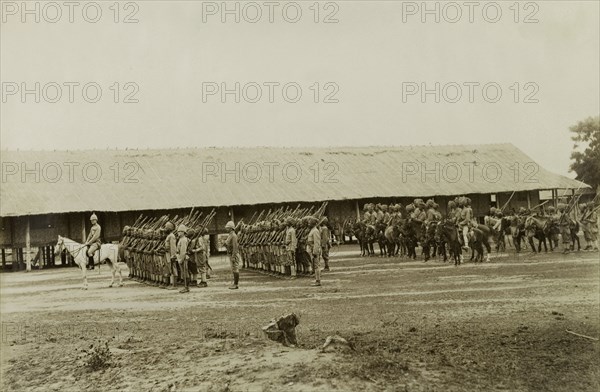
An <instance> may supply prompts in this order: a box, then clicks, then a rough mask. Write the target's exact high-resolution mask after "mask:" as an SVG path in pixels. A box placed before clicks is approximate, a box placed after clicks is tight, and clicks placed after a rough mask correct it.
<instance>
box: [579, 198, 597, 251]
mask: <svg viewBox="0 0 600 392" xmlns="http://www.w3.org/2000/svg"><path fill="white" fill-rule="evenodd" d="M579 208H580V210H581V226H582V229H583V238H584V239H585V241H586V247H585V250H594V251H598V213H597V212H596V210H597V208H595V205H594V203H592V202H590V203H587V204H586V203H581V204H580V207H579Z"/></svg>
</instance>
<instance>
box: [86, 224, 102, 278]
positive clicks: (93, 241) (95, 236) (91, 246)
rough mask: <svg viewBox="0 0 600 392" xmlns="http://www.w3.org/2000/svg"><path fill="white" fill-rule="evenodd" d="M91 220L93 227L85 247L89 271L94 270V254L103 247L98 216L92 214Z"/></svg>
mask: <svg viewBox="0 0 600 392" xmlns="http://www.w3.org/2000/svg"><path fill="white" fill-rule="evenodd" d="M90 220H91V221H92V227H91V228H90V232H89V234H88V236H87V239H86V240H85V245H86V246H87V256H88V264H89V265H88V266H89V269H94V253H96V251H97V250H99V249H100V247H101V246H102V242H101V241H100V234H101V233H102V228H101V227H100V225H99V224H98V217H97V216H96V214H92V216H91V217H90ZM98 259H100V258H98Z"/></svg>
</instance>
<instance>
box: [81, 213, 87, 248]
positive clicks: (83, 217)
mask: <svg viewBox="0 0 600 392" xmlns="http://www.w3.org/2000/svg"><path fill="white" fill-rule="evenodd" d="M86 239H87V235H86V234H85V214H84V213H82V214H81V242H85V240H86Z"/></svg>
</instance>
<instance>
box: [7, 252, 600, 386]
mask: <svg viewBox="0 0 600 392" xmlns="http://www.w3.org/2000/svg"><path fill="white" fill-rule="evenodd" d="M357 254H358V250H357V248H356V247H352V246H349V247H344V248H342V251H339V250H338V251H337V252H336V254H335V255H334V257H333V259H332V263H331V265H332V271H331V272H329V273H324V276H323V286H322V287H320V288H313V287H309V284H310V282H311V280H310V279H308V278H299V279H296V280H283V279H276V278H273V277H268V276H264V275H261V274H258V273H255V272H248V271H242V273H241V283H240V290H237V291H231V290H228V289H227V285H228V283H229V274H228V270H227V261H226V259H225V258H224V257H216V258H213V259H211V265H213V268H214V273H213V277H212V279H210V280H209V288H208V289H198V288H196V289H192V292H191V293H189V294H179V293H177V292H174V291H167V290H161V289H159V288H157V287H151V286H146V285H143V284H140V283H137V282H134V281H130V280H128V279H127V278H126V276H127V272H125V280H124V281H125V285H124V287H120V288H119V287H114V288H108V287H107V286H108V283H109V281H110V277H109V275H108V274H109V271H108V268H107V267H106V266H102V267H101V272H100V274H98V272H97V271H94V272H92V273H91V274H90V278H89V287H90V288H89V290H87V291H83V290H81V289H80V287H81V279H80V273H79V271H78V270H77V269H75V268H65V269H54V270H44V271H33V272H30V273H23V272H19V273H4V274H2V275H1V276H0V278H1V286H0V287H1V290H0V294H1V314H2V345H1V350H2V351H1V366H2V373H1V376H2V379H1V385H0V387H1V388H0V389H1V390H2V391H23V390H27V391H53V390H56V391H82V390H90V391H111V390H114V391H175V390H177V391H188V390H189V391H336V390H337V391H598V390H599V388H600V370H599V363H600V359H599V358H600V343H599V342H598V341H597V340H591V339H587V338H584V337H580V336H575V335H572V334H569V333H567V332H566V330H570V331H574V332H576V333H579V334H583V335H587V336H591V337H594V338H598V337H599V336H600V299H599V293H600V288H599V282H600V279H599V278H600V273H599V267H600V261H599V255H598V253H597V252H596V253H592V252H578V253H572V254H569V255H560V254H557V253H554V254H552V253H551V254H542V255H521V256H519V257H516V256H515V255H514V254H511V255H507V254H504V255H493V258H492V261H491V262H490V263H485V262H484V263H482V264H474V263H466V264H464V265H462V266H460V267H454V266H453V265H450V264H447V263H442V262H441V261H430V262H428V263H423V262H422V261H406V260H402V259H399V258H396V259H394V258H392V259H388V258H379V257H373V258H360V257H357ZM125 270H126V268H125ZM290 312H294V313H296V314H297V315H298V316H299V318H300V325H299V326H298V328H297V331H298V337H299V343H300V346H299V347H297V348H289V347H284V346H281V345H278V344H276V343H274V342H271V341H268V340H265V339H264V338H263V336H262V333H261V330H260V328H261V326H263V325H265V324H267V323H268V321H269V320H271V319H273V318H277V317H279V316H282V315H285V314H287V313H290ZM333 334H339V335H340V336H342V337H344V338H346V339H348V340H350V341H351V342H353V343H354V346H355V348H356V351H352V350H350V349H348V348H340V349H335V350H332V351H331V352H326V353H321V352H320V351H319V348H320V346H321V345H322V344H323V342H324V341H325V338H326V337H327V336H328V335H333ZM98 344H102V345H106V344H108V347H109V350H110V353H111V358H110V360H109V361H108V366H107V367H105V368H103V369H101V370H97V371H92V370H90V369H89V368H88V367H86V366H85V363H86V360H87V358H89V357H88V356H87V354H86V353H85V352H84V351H83V350H88V349H89V348H90V346H91V345H98Z"/></svg>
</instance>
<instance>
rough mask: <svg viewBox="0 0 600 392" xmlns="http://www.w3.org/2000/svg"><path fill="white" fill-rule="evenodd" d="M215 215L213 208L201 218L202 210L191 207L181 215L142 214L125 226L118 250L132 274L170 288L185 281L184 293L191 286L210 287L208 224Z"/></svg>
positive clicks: (132, 277) (139, 279) (136, 277)
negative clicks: (187, 212) (185, 213)
mask: <svg viewBox="0 0 600 392" xmlns="http://www.w3.org/2000/svg"><path fill="white" fill-rule="evenodd" d="M214 215H215V212H214V211H212V212H211V213H210V214H208V215H207V216H206V217H204V218H201V216H202V214H201V213H199V212H196V213H193V211H192V212H191V213H190V215H188V216H186V217H184V218H181V219H178V217H175V218H173V219H170V218H169V217H168V216H167V215H164V216H162V217H160V218H158V219H157V218H148V217H140V218H138V220H137V221H136V222H135V223H134V224H133V225H132V226H125V228H124V229H123V238H122V240H121V243H120V246H119V250H120V252H122V253H121V259H122V260H124V261H125V262H126V263H127V265H128V267H129V277H130V278H131V279H134V280H136V281H139V282H143V283H147V284H150V285H154V286H158V287H161V288H165V289H170V290H175V289H177V286H178V284H182V285H183V287H182V289H181V290H180V292H183V293H185V292H189V287H190V286H197V287H207V278H208V277H209V276H208V269H209V268H210V266H209V264H208V258H209V256H210V244H209V237H208V230H207V226H208V225H209V224H210V222H211V220H212V219H213V217H214ZM176 227H177V230H175V228H176ZM198 277H200V281H198Z"/></svg>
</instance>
